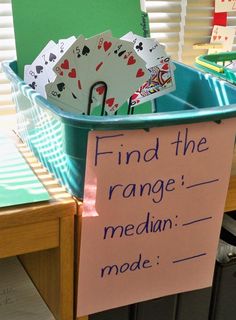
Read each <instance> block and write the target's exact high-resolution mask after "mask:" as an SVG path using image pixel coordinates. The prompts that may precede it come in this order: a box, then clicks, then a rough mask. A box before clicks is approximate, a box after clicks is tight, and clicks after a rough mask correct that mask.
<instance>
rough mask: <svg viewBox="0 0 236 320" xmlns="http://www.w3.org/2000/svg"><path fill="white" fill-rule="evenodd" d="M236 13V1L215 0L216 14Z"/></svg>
mask: <svg viewBox="0 0 236 320" xmlns="http://www.w3.org/2000/svg"><path fill="white" fill-rule="evenodd" d="M229 11H236V0H215V12H229Z"/></svg>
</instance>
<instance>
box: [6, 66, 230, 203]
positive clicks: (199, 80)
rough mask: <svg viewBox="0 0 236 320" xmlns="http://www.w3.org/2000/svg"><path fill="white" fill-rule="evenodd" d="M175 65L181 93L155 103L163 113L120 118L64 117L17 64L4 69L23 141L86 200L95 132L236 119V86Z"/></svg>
mask: <svg viewBox="0 0 236 320" xmlns="http://www.w3.org/2000/svg"><path fill="white" fill-rule="evenodd" d="M175 65H176V71H175V79H176V90H175V91H174V92H172V93H169V94H167V95H165V96H162V97H160V98H158V99H156V100H155V104H156V109H157V113H152V114H134V115H116V116H84V115H76V114H72V113H66V112H63V111H62V110H61V109H60V108H58V107H57V106H56V105H53V104H51V103H49V102H48V101H47V100H46V99H44V98H43V97H41V96H40V95H39V94H38V93H36V92H35V91H34V90H32V88H30V87H29V86H28V85H26V84H25V83H24V82H23V81H22V79H20V78H19V77H18V75H17V63H16V62H10V63H9V62H5V63H3V70H4V71H5V73H6V74H7V76H8V78H9V79H10V80H11V83H12V88H13V95H14V99H15V103H16V109H17V114H18V130H19V134H20V136H21V138H22V139H23V140H24V141H25V142H26V143H27V144H28V145H29V147H30V148H31V149H32V151H33V152H34V153H35V155H36V156H37V157H38V158H39V159H40V161H41V162H42V163H43V164H44V165H45V166H46V167H47V168H48V169H49V171H50V172H52V173H53V174H54V175H55V176H56V177H57V178H58V179H59V180H60V182H61V183H62V184H63V185H65V186H66V187H67V189H68V191H69V192H71V193H72V194H74V195H76V196H78V197H83V187H84V174H85V164H86V151H87V138H88V133H89V131H91V130H122V129H126V130H127V129H128V130H133V129H142V128H143V129H144V128H145V129H146V128H152V127H159V126H170V125H176V124H184V123H196V122H203V121H219V120H221V119H226V118H231V117H236V87H235V86H233V85H231V84H228V83H225V82H223V81H220V80H219V79H217V78H215V77H212V76H210V75H204V74H203V73H202V72H200V71H197V70H195V69H193V68H190V67H188V66H185V65H183V64H181V63H177V62H176V63H175ZM138 110H139V109H138V107H137V111H138Z"/></svg>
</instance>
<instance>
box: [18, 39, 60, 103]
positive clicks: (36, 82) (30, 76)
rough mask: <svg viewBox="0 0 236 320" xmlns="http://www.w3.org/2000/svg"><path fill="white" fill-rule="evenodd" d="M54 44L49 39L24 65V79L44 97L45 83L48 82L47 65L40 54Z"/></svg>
mask: <svg viewBox="0 0 236 320" xmlns="http://www.w3.org/2000/svg"><path fill="white" fill-rule="evenodd" d="M55 45H56V43H55V42H54V41H49V42H48V44H47V45H46V46H45V48H44V49H43V50H42V51H41V52H40V53H39V55H38V56H37V58H36V59H35V60H34V61H33V62H32V64H31V65H30V66H29V65H27V66H25V70H24V81H25V82H26V83H27V84H28V85H29V86H30V87H31V88H32V89H34V90H37V92H38V93H40V94H41V95H42V96H43V97H46V92H45V85H46V84H47V83H48V82H49V79H48V75H47V71H46V70H47V67H46V66H45V63H44V60H43V58H42V56H43V55H44V54H45V53H46V52H47V51H48V50H50V49H51V48H53V47H54V46H55Z"/></svg>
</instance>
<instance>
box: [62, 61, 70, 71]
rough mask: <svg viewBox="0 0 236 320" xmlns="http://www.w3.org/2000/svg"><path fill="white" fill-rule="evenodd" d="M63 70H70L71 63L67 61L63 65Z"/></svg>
mask: <svg viewBox="0 0 236 320" xmlns="http://www.w3.org/2000/svg"><path fill="white" fill-rule="evenodd" d="M61 67H62V69H69V61H68V60H67V59H66V60H64V62H62V64H61Z"/></svg>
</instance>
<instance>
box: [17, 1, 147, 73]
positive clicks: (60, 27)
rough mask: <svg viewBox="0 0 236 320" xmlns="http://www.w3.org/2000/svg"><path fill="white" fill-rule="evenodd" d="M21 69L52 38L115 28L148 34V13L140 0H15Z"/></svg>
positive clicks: (116, 32) (115, 32) (118, 34)
mask: <svg viewBox="0 0 236 320" xmlns="http://www.w3.org/2000/svg"><path fill="white" fill-rule="evenodd" d="M12 9H13V18H14V27H15V37H16V51H17V61H18V72H19V75H20V77H22V76H23V70H24V65H26V64H31V63H32V62H33V60H34V59H35V57H36V56H37V55H38V53H39V52H40V51H41V50H42V48H43V47H44V46H45V45H46V44H47V42H48V41H49V40H54V41H58V40H59V39H63V38H67V37H70V36H72V35H74V36H78V35H80V34H83V35H84V36H85V37H91V36H93V35H95V34H98V33H100V32H103V31H105V30H111V31H112V33H113V35H114V36H115V37H121V36H122V35H124V34H125V33H127V32H129V31H133V32H134V33H136V34H140V35H144V31H145V30H146V27H145V25H146V15H145V14H144V13H142V12H141V8H140V0H67V1H63V0H37V1H36V0H12Z"/></svg>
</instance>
